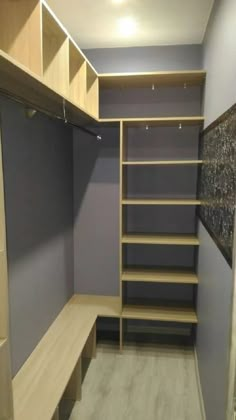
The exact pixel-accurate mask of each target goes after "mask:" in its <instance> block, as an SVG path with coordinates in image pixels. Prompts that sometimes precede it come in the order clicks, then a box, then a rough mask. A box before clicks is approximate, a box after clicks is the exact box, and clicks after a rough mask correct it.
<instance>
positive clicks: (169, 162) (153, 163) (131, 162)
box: [122, 160, 203, 166]
mask: <svg viewBox="0 0 236 420" xmlns="http://www.w3.org/2000/svg"><path fill="white" fill-rule="evenodd" d="M202 163H203V161H202V160H143V161H142V160H139V161H137V160H136V161H135V160H125V161H123V162H122V164H123V165H124V166H128V165H130V166H132V165H134V166H146V165H147V166H148V165H151V166H156V165H157V166H159V165H160V166H162V165H163V166H166V165H181V166H182V165H201V164H202Z"/></svg>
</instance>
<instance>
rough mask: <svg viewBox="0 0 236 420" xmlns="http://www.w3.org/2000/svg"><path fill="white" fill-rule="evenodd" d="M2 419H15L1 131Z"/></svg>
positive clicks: (0, 302)
mask: <svg viewBox="0 0 236 420" xmlns="http://www.w3.org/2000/svg"><path fill="white" fill-rule="evenodd" d="M0 419H13V401H12V381H11V366H10V349H9V319H8V275H7V255H6V229H5V207H4V182H3V170H2V147H1V131H0Z"/></svg>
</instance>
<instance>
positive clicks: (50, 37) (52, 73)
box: [42, 5, 69, 96]
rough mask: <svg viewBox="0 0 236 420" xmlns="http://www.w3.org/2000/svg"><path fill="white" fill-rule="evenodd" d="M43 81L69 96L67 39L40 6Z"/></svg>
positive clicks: (47, 12)
mask: <svg viewBox="0 0 236 420" xmlns="http://www.w3.org/2000/svg"><path fill="white" fill-rule="evenodd" d="M42 19H43V22H42V24H43V79H44V82H45V83H46V85H48V86H49V87H50V88H52V89H53V90H55V91H56V92H59V93H61V94H62V95H65V96H69V38H68V37H67V35H66V34H65V32H63V30H62V29H61V27H60V26H59V25H58V24H57V22H56V21H55V20H54V18H53V16H51V14H50V12H49V11H48V9H47V8H46V7H45V6H44V5H42Z"/></svg>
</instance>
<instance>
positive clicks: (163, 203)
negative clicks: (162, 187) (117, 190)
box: [122, 198, 201, 206]
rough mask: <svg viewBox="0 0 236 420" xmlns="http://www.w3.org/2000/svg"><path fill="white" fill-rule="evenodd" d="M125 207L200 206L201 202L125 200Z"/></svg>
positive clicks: (123, 201)
mask: <svg viewBox="0 0 236 420" xmlns="http://www.w3.org/2000/svg"><path fill="white" fill-rule="evenodd" d="M122 204H123V206H140V205H141V206H200V205H201V201H200V200H195V199H164V198H163V199H148V198H147V199H140V198H123V200H122Z"/></svg>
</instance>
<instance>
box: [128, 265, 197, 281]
mask: <svg viewBox="0 0 236 420" xmlns="http://www.w3.org/2000/svg"><path fill="white" fill-rule="evenodd" d="M121 278H122V281H123V282H147V283H176V284H198V277H197V275H196V274H195V273H193V272H192V271H190V270H181V269H178V270H177V269H175V270H170V269H163V268H162V269H148V268H146V269H144V268H124V269H123V272H122V276H121Z"/></svg>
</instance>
